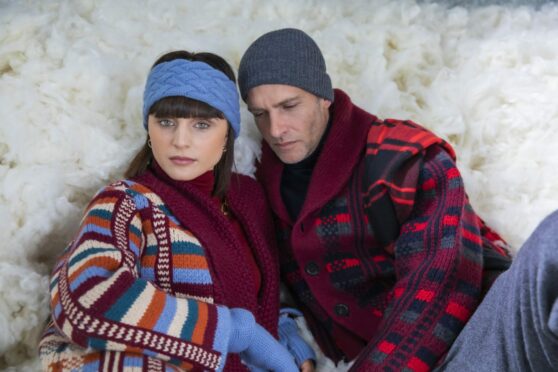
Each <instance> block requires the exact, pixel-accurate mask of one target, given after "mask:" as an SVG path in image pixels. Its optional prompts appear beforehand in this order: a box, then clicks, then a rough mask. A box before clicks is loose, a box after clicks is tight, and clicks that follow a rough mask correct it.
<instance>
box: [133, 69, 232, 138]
mask: <svg viewBox="0 0 558 372" xmlns="http://www.w3.org/2000/svg"><path fill="white" fill-rule="evenodd" d="M172 96H182V97H187V98H192V99H195V100H198V101H202V102H205V103H207V104H208V105H210V106H212V107H214V108H216V109H217V110H219V111H221V112H222V113H223V114H224V115H225V118H227V120H228V121H229V123H230V124H231V126H232V129H233V131H234V137H235V138H237V137H238V134H239V133H240V105H239V96H238V92H237V90H236V85H235V84H234V83H233V82H232V81H231V80H230V79H229V78H228V77H227V76H226V75H225V74H224V73H223V72H221V71H219V70H217V69H215V68H213V67H211V66H209V65H208V64H207V63H204V62H199V61H189V60H186V59H175V60H172V61H169V62H163V63H160V64H158V65H157V66H155V67H154V68H153V69H152V70H151V72H150V73H149V76H148V77H147V82H146V84H145V91H144V93H143V126H144V127H145V129H147V117H148V116H149V109H150V108H151V106H153V104H154V103H155V102H157V101H158V100H160V99H161V98H165V97H172Z"/></svg>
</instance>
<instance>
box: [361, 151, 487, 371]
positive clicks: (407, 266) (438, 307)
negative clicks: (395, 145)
mask: <svg viewBox="0 0 558 372" xmlns="http://www.w3.org/2000/svg"><path fill="white" fill-rule="evenodd" d="M478 221H479V220H478V218H477V217H476V214H475V213H474V211H473V210H472V208H471V206H470V205H469V203H468V201H467V196H466V194H465V191H464V186H463V180H462V178H461V176H460V174H459V171H458V170H457V168H456V165H455V162H454V161H453V159H452V158H451V157H450V156H449V155H448V154H447V153H446V152H445V151H444V150H443V149H441V148H440V147H438V146H434V147H431V148H430V150H428V153H427V154H426V156H425V158H424V163H423V165H422V167H421V169H420V173H419V179H418V186H417V194H416V197H415V202H414V206H413V210H412V212H411V214H410V216H409V218H408V219H407V220H406V222H405V223H403V224H402V226H401V230H400V234H399V237H398V238H397V240H396V241H395V244H394V246H393V249H394V251H393V254H394V262H395V270H396V276H397V278H396V283H395V285H394V289H393V291H392V292H391V293H390V298H391V300H390V305H389V307H388V309H387V311H386V313H385V314H384V319H383V320H382V323H381V324H380V327H379V328H378V332H377V334H376V337H375V338H374V339H372V340H371V341H370V343H369V344H368V345H367V347H366V348H365V349H364V350H363V352H362V353H361V354H360V355H359V357H358V358H357V360H356V362H355V363H354V365H353V367H352V370H354V371H376V370H378V371H379V370H381V371H396V370H403V371H416V372H421V371H429V370H431V369H432V368H433V367H434V366H435V365H436V363H437V361H438V360H439V359H440V358H441V357H443V355H444V354H445V353H446V352H447V350H448V349H449V347H450V346H451V344H452V343H453V341H454V339H455V338H456V336H457V335H458V333H459V332H460V331H461V329H462V328H463V327H464V325H465V323H466V322H467V320H468V319H469V318H470V316H471V315H472V313H473V311H474V310H475V308H476V307H477V306H478V303H479V301H480V297H481V280H482V269H483V267H482V250H483V247H482V245H483V239H482V236H481V231H480V226H479V222H478Z"/></svg>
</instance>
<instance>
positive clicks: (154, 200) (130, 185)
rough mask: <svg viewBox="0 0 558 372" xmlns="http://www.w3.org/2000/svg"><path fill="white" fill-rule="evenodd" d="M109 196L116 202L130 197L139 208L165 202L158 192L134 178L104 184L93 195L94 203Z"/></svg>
mask: <svg viewBox="0 0 558 372" xmlns="http://www.w3.org/2000/svg"><path fill="white" fill-rule="evenodd" d="M107 198H109V199H112V200H114V202H116V201H118V200H123V199H129V200H131V201H133V203H134V204H135V206H136V207H137V208H138V209H142V208H145V207H146V206H147V205H148V204H154V205H162V204H164V203H163V201H162V200H161V198H160V197H159V196H158V195H157V193H155V192H154V191H153V190H151V189H150V188H149V187H147V186H145V185H143V184H141V183H140V182H138V181H137V180H134V179H121V180H118V181H114V182H111V183H109V184H107V185H105V186H103V187H102V188H101V189H100V190H99V191H97V193H96V194H95V196H94V197H93V199H92V203H95V202H96V201H97V200H99V199H103V200H105V199H107Z"/></svg>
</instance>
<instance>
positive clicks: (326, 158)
mask: <svg viewBox="0 0 558 372" xmlns="http://www.w3.org/2000/svg"><path fill="white" fill-rule="evenodd" d="M334 102H335V105H333V108H332V112H331V115H332V123H331V128H330V129H329V133H328V134H327V138H326V139H325V142H324V145H323V148H322V150H321V152H320V154H319V156H318V160H317V163H316V165H315V167H314V170H313V172H312V179H311V180H310V185H309V186H308V192H307V196H306V200H305V201H304V204H303V206H302V209H301V211H300V213H299V215H298V218H297V221H292V220H291V218H290V217H289V213H288V212H287V208H286V207H285V204H284V203H283V201H282V199H281V190H280V186H281V175H282V173H283V168H284V164H283V163H282V162H281V161H280V160H279V158H278V157H277V156H276V155H275V153H274V152H273V150H271V148H270V147H269V146H268V145H267V143H265V141H264V142H263V145H262V160H261V164H260V166H259V167H258V178H259V179H260V180H261V182H262V184H263V186H264V188H265V190H266V193H267V195H268V198H269V200H270V203H271V207H272V208H273V211H274V212H275V214H276V215H277V216H278V217H279V218H280V219H282V220H283V221H285V222H287V223H292V224H295V223H296V222H298V221H302V220H303V219H304V218H305V217H306V216H308V215H309V214H310V213H312V212H313V211H315V210H317V209H319V208H321V207H322V206H323V205H324V204H325V203H326V202H327V201H328V200H331V199H332V198H333V197H334V196H335V195H337V194H338V193H339V191H340V190H341V189H342V188H343V187H344V186H345V185H346V183H347V182H348V180H349V178H350V177H351V175H352V173H353V171H354V169H355V167H356V166H357V164H358V163H359V160H360V159H361V158H362V157H363V156H364V153H365V147H366V135H367V133H368V130H369V129H370V124H371V123H372V122H373V121H374V120H375V119H376V117H375V116H373V115H371V114H369V113H367V112H365V111H364V110H362V109H360V108H359V107H357V106H355V105H354V104H353V103H352V102H351V99H350V98H349V96H348V95H347V94H346V93H345V92H343V91H342V90H340V89H335V101H334Z"/></svg>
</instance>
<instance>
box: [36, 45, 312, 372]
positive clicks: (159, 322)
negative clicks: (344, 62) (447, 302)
mask: <svg viewBox="0 0 558 372" xmlns="http://www.w3.org/2000/svg"><path fill="white" fill-rule="evenodd" d="M143 125H144V127H145V128H146V129H147V132H148V137H147V141H146V144H145V146H144V147H143V148H142V149H141V151H140V152H139V153H138V154H137V156H136V157H135V158H134V160H133V161H132V163H131V165H130V168H129V169H128V171H127V173H126V177H128V178H127V179H126V180H122V181H119V182H116V183H113V184H111V185H109V186H107V187H105V188H103V189H102V190H101V191H100V192H99V193H98V194H97V195H96V196H95V197H94V198H93V200H92V201H91V202H90V204H89V206H88V207H87V210H86V213H85V216H84V218H83V220H82V222H81V227H80V229H79V232H78V234H77V236H76V237H75V239H74V241H73V242H72V243H71V244H70V245H69V246H68V248H67V249H66V251H65V252H64V254H63V255H62V257H61V258H60V259H59V260H58V263H57V265H56V267H55V269H54V272H53V276H52V280H51V287H50V288H51V308H52V316H51V318H52V322H51V324H50V327H49V328H48V329H47V331H46V332H45V336H44V337H43V339H42V341H41V343H40V346H39V348H40V356H41V359H42V363H43V366H44V368H45V369H48V370H53V371H58V370H73V369H78V370H95V371H96V370H108V371H114V370H117V371H118V370H149V371H158V370H161V371H162V370H173V371H174V370H223V369H225V370H226V371H237V370H246V367H245V366H244V364H245V365H248V366H250V367H251V369H263V370H274V371H296V370H297V369H298V368H296V365H295V363H294V360H293V359H294V358H293V356H292V355H291V354H289V352H288V351H287V349H289V350H292V353H293V355H294V357H296V360H297V363H298V364H299V365H301V364H302V361H303V360H306V359H308V358H313V356H312V353H311V350H309V348H308V346H307V345H306V344H304V343H303V342H302V343H301V339H300V338H299V336H298V334H296V332H286V331H287V330H289V329H291V328H292V322H290V324H289V322H288V321H287V322H286V324H289V325H288V326H282V328H283V331H282V332H281V333H282V334H285V335H286V336H285V337H283V339H282V340H281V343H282V344H283V345H285V346H287V349H286V348H284V347H283V346H282V345H281V344H280V343H279V342H278V341H277V340H275V339H274V337H273V336H275V335H277V324H278V313H279V311H278V301H279V293H278V292H279V290H278V272H277V259H276V257H275V251H274V243H273V236H274V235H273V233H272V227H271V221H270V219H269V217H268V215H267V213H262V211H265V210H267V205H266V203H265V198H264V196H263V193H262V191H261V190H260V188H259V186H258V185H257V184H256V182H255V181H253V180H252V179H250V178H249V177H246V176H241V175H238V174H234V175H233V176H232V177H231V168H232V163H233V156H234V154H233V152H234V140H235V138H236V137H237V136H238V134H239V131H240V111H239V100H238V94H237V91H236V82H235V78H234V73H233V72H232V70H231V68H230V66H229V65H228V64H227V63H226V62H225V61H224V60H223V59H222V58H221V57H219V56H216V55H214V54H211V53H198V54H192V53H189V52H185V51H176V52H171V53H168V54H166V55H164V56H163V57H161V58H159V59H158V60H157V61H156V62H155V64H154V66H153V68H152V69H151V72H150V74H149V76H148V79H147V83H146V88H145V92H144V105H143ZM285 321H286V319H284V318H282V323H285ZM289 327H290V328H289ZM300 350H302V351H300ZM297 351H298V352H297ZM307 356H308V357H307ZM301 358H302V360H301ZM314 358H315V357H314ZM241 360H242V361H241Z"/></svg>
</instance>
